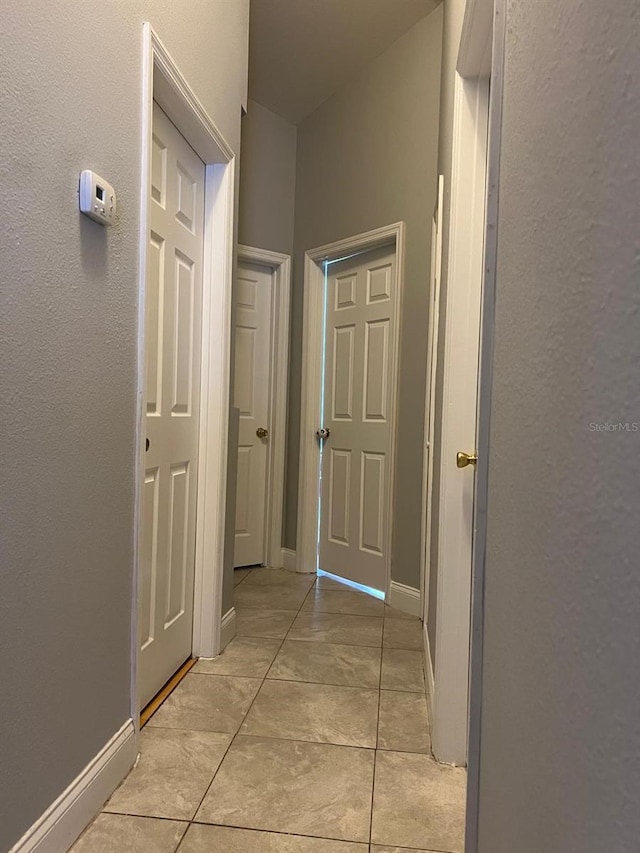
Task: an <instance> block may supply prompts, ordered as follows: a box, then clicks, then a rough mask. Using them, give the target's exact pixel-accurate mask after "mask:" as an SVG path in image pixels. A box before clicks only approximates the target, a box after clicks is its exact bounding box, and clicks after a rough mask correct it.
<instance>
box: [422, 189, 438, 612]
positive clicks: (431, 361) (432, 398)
mask: <svg viewBox="0 0 640 853" xmlns="http://www.w3.org/2000/svg"><path fill="white" fill-rule="evenodd" d="M443 205H444V177H443V176H442V175H439V176H438V200H437V207H436V210H435V213H434V216H433V223H432V229H431V292H430V293H429V331H428V334H427V379H426V390H425V407H424V449H423V457H422V528H421V531H420V539H421V543H420V545H421V547H420V591H421V596H422V606H421V608H420V614H419V615H420V618H421V619H422V621H423V622H425V623H426V621H427V615H428V612H429V580H430V575H431V560H430V557H431V519H432V506H433V465H434V462H433V436H434V432H435V417H436V409H437V403H436V395H435V390H436V375H437V372H438V329H439V322H440V279H441V275H442V224H443V223H442V209H443Z"/></svg>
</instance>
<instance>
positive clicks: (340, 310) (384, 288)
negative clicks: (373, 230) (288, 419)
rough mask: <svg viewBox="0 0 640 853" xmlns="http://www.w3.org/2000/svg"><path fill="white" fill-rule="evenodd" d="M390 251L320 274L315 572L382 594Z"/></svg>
mask: <svg viewBox="0 0 640 853" xmlns="http://www.w3.org/2000/svg"><path fill="white" fill-rule="evenodd" d="M395 286H396V276H395V254H394V249H393V247H387V248H383V249H376V250H373V251H371V252H367V253H364V254H361V255H358V256H356V257H354V258H350V259H348V260H345V261H341V262H339V263H334V264H330V265H329V267H328V274H327V309H326V311H327V316H326V337H325V375H324V423H323V424H322V426H325V427H329V429H330V431H331V434H330V437H329V439H328V440H327V441H325V442H324V447H323V456H322V486H321V523H320V559H319V565H320V568H321V569H323V570H324V571H327V572H331V573H332V574H336V575H339V576H340V577H344V578H347V579H349V580H352V581H355V582H357V583H361V584H365V585H366V586H369V587H373V588H374V589H378V590H385V589H386V574H387V563H388V547H389V518H388V507H389V489H390V452H391V430H390V410H391V405H392V401H391V387H392V382H391V379H392V376H391V370H392V369H393V365H392V359H391V353H392V347H393V340H392V336H393V329H394V313H393V312H394V310H395V304H396V302H395V298H394V290H393V289H394V288H395Z"/></svg>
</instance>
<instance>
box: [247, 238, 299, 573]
mask: <svg viewBox="0 0 640 853" xmlns="http://www.w3.org/2000/svg"><path fill="white" fill-rule="evenodd" d="M238 261H245V262H249V263H254V264H261V265H263V266H267V267H269V268H270V269H271V270H272V282H273V287H272V290H271V330H270V341H271V343H270V347H269V349H270V365H269V386H270V387H269V417H268V424H267V429H268V430H269V444H268V451H267V484H266V491H265V495H266V498H265V500H266V503H265V512H266V515H265V528H264V529H265V542H264V555H265V562H266V563H267V565H269V566H281V565H282V522H283V513H284V463H285V451H286V430H287V387H288V385H287V382H288V374H289V306H290V300H291V256H290V255H283V254H281V253H280V252H270V251H268V250H267V249H256V248H254V247H252V246H238Z"/></svg>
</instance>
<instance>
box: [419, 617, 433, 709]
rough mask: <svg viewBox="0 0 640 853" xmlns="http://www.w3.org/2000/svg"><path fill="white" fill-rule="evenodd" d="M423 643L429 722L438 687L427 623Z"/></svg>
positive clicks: (423, 628) (423, 626)
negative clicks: (434, 675) (434, 673)
mask: <svg viewBox="0 0 640 853" xmlns="http://www.w3.org/2000/svg"><path fill="white" fill-rule="evenodd" d="M422 638H423V645H422V651H423V654H424V674H425V679H426V682H427V685H426V686H427V712H428V714H429V723H431V721H432V720H433V696H434V693H435V689H436V683H435V678H434V677H433V664H432V663H431V661H432V657H431V644H430V643H429V631H428V629H427V623H426V622H424V623H423V625H422Z"/></svg>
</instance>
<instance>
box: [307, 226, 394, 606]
mask: <svg viewBox="0 0 640 853" xmlns="http://www.w3.org/2000/svg"><path fill="white" fill-rule="evenodd" d="M391 243H394V244H395V251H396V270H397V272H396V276H397V287H396V292H395V298H396V305H395V321H394V328H393V341H394V343H393V347H392V354H391V365H390V366H391V383H392V387H391V400H392V404H391V411H390V417H389V420H390V434H391V437H392V452H391V460H390V471H389V507H388V511H387V516H386V517H387V518H388V519H389V520H390V530H389V553H388V555H387V567H386V569H387V582H386V588H385V592H386V593H387V595H388V593H389V585H390V582H391V554H392V552H393V537H394V529H393V505H394V499H395V465H396V432H397V429H396V427H397V411H398V386H399V383H398V365H399V359H400V318H401V314H402V293H403V289H404V254H405V251H404V243H405V226H404V222H395V223H393V224H392V225H387V226H384V227H382V228H376V229H374V230H372V231H367V232H365V233H363V234H358V235H356V236H354V237H349V238H347V239H344V240H337V241H336V242H335V243H328V244H326V245H325V246H320V247H319V248H317V249H311V250H310V251H308V252H306V253H305V266H304V319H303V330H302V397H301V399H302V406H301V415H300V468H299V474H298V529H297V538H296V554H297V562H296V569H297V571H299V572H315V571H316V569H317V567H318V553H317V550H318V549H317V534H318V525H317V519H318V501H319V494H318V483H319V482H320V454H319V451H318V441H317V439H316V429H317V428H318V427H319V426H320V392H321V383H322V330H323V323H322V319H323V298H322V297H323V283H324V272H323V269H322V262H323V261H328V260H331V259H332V258H339V257H341V256H342V255H346V254H355V253H357V252H363V251H367V250H369V249H376V248H379V247H381V246H386V245H389V244H391Z"/></svg>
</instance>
